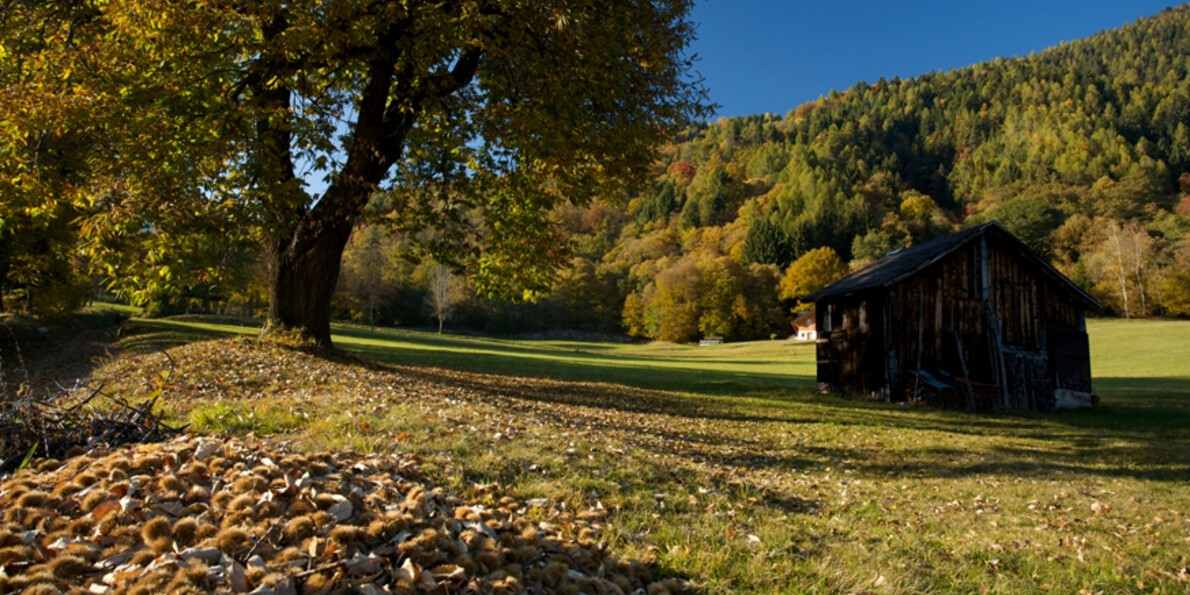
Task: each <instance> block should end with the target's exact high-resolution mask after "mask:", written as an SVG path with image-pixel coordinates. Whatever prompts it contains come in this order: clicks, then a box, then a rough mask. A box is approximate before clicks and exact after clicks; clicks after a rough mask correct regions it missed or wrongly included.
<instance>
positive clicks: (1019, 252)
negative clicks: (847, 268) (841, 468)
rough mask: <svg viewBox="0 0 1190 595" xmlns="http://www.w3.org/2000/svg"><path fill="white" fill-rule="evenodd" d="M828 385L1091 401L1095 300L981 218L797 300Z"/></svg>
mask: <svg viewBox="0 0 1190 595" xmlns="http://www.w3.org/2000/svg"><path fill="white" fill-rule="evenodd" d="M805 301H808V302H809V301H812V302H815V305H816V311H817V317H818V321H817V322H818V324H817V326H818V343H817V351H818V385H819V388H820V389H822V390H824V391H828V392H838V393H846V394H859V395H868V396H872V397H876V398H881V399H886V400H892V401H909V402H920V403H929V404H933V405H937V406H942V407H951V408H962V409H970V410H989V409H995V408H1006V409H1026V410H1032V411H1053V410H1054V409H1061V408H1067V407H1081V406H1089V405H1091V404H1092V394H1091V357H1090V351H1089V348H1088V345H1087V332H1086V324H1085V316H1084V314H1085V312H1086V310H1087V309H1088V308H1094V309H1098V308H1101V307H1102V306H1101V305H1100V304H1099V303H1098V302H1096V301H1095V300H1094V299H1093V298H1091V296H1089V295H1087V294H1086V293H1084V292H1083V291H1081V290H1080V289H1079V288H1078V287H1076V286H1075V285H1074V284H1073V283H1071V282H1070V280H1069V279H1067V278H1066V277H1065V276H1063V275H1062V274H1061V273H1059V272H1058V271H1057V270H1055V269H1054V268H1053V267H1051V266H1050V265H1049V264H1048V263H1046V262H1045V260H1043V259H1042V258H1041V257H1039V256H1037V255H1036V254H1034V253H1033V252H1032V251H1031V250H1030V249H1029V248H1028V247H1027V246H1025V244H1024V243H1022V242H1021V241H1020V240H1018V239H1016V238H1015V237H1014V236H1013V235H1012V234H1010V233H1009V232H1008V231H1007V230H1005V229H1004V228H1003V227H1001V226H1000V225H999V224H997V223H995V222H992V223H987V224H984V225H981V226H979V227H974V228H971V229H968V230H965V231H962V232H959V233H956V234H954V235H951V236H948V237H945V238H940V239H937V240H934V241H931V242H926V243H923V244H919V245H916V246H913V247H911V248H906V249H904V250H899V251H897V252H893V253H890V254H889V255H887V256H885V257H884V258H882V259H881V260H879V261H877V262H875V263H873V264H871V265H870V266H868V267H866V268H864V269H862V270H860V271H858V272H856V273H854V274H852V275H850V276H848V277H846V278H844V279H842V280H840V281H838V282H837V283H834V284H833V285H830V286H828V287H825V288H823V289H821V290H819V291H817V292H815V293H813V294H811V295H809V296H807V297H806V298H805Z"/></svg>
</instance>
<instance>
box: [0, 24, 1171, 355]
mask: <svg viewBox="0 0 1190 595" xmlns="http://www.w3.org/2000/svg"><path fill="white" fill-rule="evenodd" d="M1188 126H1190V9H1187V7H1186V6H1182V7H1178V8H1173V9H1167V10H1165V11H1163V12H1162V13H1160V14H1157V15H1154V16H1152V17H1149V18H1146V19H1142V20H1140V21H1138V22H1136V23H1134V24H1130V25H1128V26H1125V27H1123V28H1121V29H1118V30H1113V31H1107V32H1103V33H1100V34H1098V35H1095V36H1093V37H1090V38H1087V39H1084V40H1080V41H1076V42H1072V43H1068V44H1064V45H1061V46H1058V47H1055V48H1051V49H1048V50H1046V51H1043V52H1040V53H1036V54H1033V55H1029V56H1025V57H1017V58H1012V59H996V60H992V61H990V62H986V63H981V64H977V65H974V66H971V67H968V68H963V69H958V70H951V71H946V72H935V73H930V74H926V75H923V76H920V77H917V78H914V79H911V80H898V79H893V80H884V79H881V80H878V81H861V82H858V83H856V84H855V85H854V86H852V87H851V88H849V89H846V90H843V91H831V92H830V93H829V94H828V95H826V96H823V97H821V98H820V99H819V100H817V101H814V102H810V103H806V104H803V105H800V106H797V107H796V108H794V109H791V110H790V111H789V112H788V113H786V114H764V115H755V116H748V117H743V118H724V119H719V120H717V121H713V122H696V123H691V124H690V125H688V126H687V127H686V128H685V129H684V130H675V131H674V134H673V142H672V143H671V144H668V145H667V146H664V147H662V148H661V150H660V152H659V155H658V161H657V163H656V170H655V178H654V179H653V182H652V184H651V187H650V188H647V189H644V190H643V191H641V192H640V194H639V195H637V196H631V197H625V198H624V200H623V201H622V202H621V203H619V204H605V203H597V204H594V205H590V206H587V207H582V208H578V207H565V208H560V209H558V210H557V211H556V212H555V214H554V216H555V217H556V219H557V221H558V222H559V223H560V224H561V225H562V227H563V228H564V229H565V230H566V232H567V234H568V235H569V237H570V243H571V248H572V258H571V260H570V264H569V266H568V267H566V268H564V269H563V270H562V271H560V273H559V274H558V277H557V279H556V281H555V283H554V290H553V291H552V293H550V294H548V295H528V296H526V297H527V298H530V301H529V303H521V304H509V303H507V302H503V301H497V300H488V299H485V298H482V297H479V296H477V295H476V294H475V293H474V292H473V291H471V290H469V289H468V288H467V287H466V286H465V285H464V284H463V283H461V282H460V280H458V279H456V278H455V277H454V275H453V274H452V273H451V271H450V270H448V269H446V268H444V267H442V266H439V265H436V264H434V263H433V262H431V261H428V260H424V259H423V260H421V261H420V264H418V263H417V262H418V261H417V259H416V258H413V259H411V257H412V256H415V254H414V251H413V250H412V249H411V245H410V243H409V242H407V241H406V238H404V237H402V236H400V235H394V234H390V233H388V232H386V231H384V228H383V223H382V222H378V223H377V224H376V225H374V226H370V227H365V228H363V229H359V230H357V232H356V233H355V234H354V236H353V238H352V240H351V243H350V245H349V246H348V249H347V252H346V254H345V256H344V265H343V276H342V278H341V279H340V285H339V292H338V297H337V301H336V303H337V315H338V316H340V317H349V318H353V319H355V320H359V321H363V322H368V321H369V320H373V321H375V322H376V323H378V324H380V323H383V324H393V323H396V324H437V323H438V322H439V320H438V318H442V319H444V320H447V321H448V322H447V325H448V326H450V325H454V326H456V327H466V328H472V329H476V330H486V331H489V332H532V331H545V330H553V329H566V330H578V331H590V332H599V333H606V334H619V333H625V332H626V333H628V334H630V335H633V336H637V337H644V338H655V339H665V340H676V341H689V340H694V339H697V338H699V337H702V336H710V335H717V336H723V337H725V338H728V339H749V338H767V337H770V336H782V337H783V336H786V335H788V334H789V333H790V330H791V329H790V328H789V326H788V325H789V319H790V316H789V315H790V311H791V309H792V308H794V307H796V306H797V305H798V304H797V302H796V298H797V297H799V296H800V295H804V294H805V293H806V292H807V291H808V290H811V289H813V287H814V286H815V285H817V284H821V283H823V282H825V281H827V280H829V279H831V278H832V277H834V276H837V274H839V271H840V270H846V269H845V268H843V263H845V264H846V266H849V267H850V268H852V269H854V268H857V267H860V266H863V264H865V263H867V262H870V261H872V260H874V259H876V258H879V257H880V256H881V255H883V254H885V253H886V252H888V251H890V250H893V249H896V248H899V247H904V246H907V245H911V244H914V243H919V242H922V241H925V240H928V239H931V238H934V237H938V236H941V235H945V234H948V233H951V232H953V231H955V230H957V229H960V228H962V227H964V226H968V225H974V224H978V223H982V222H985V221H988V220H991V219H995V220H998V221H1000V222H1001V223H1002V224H1003V225H1004V226H1005V227H1007V228H1008V229H1009V230H1011V231H1013V232H1014V233H1016V234H1017V235H1018V236H1019V237H1021V238H1022V239H1023V240H1024V241H1025V242H1027V243H1028V244H1029V245H1031V246H1032V247H1033V248H1034V249H1035V250H1037V251H1038V252H1039V253H1041V254H1043V255H1044V256H1045V257H1046V258H1049V259H1050V260H1051V262H1052V263H1053V264H1054V265H1055V266H1056V267H1058V268H1059V269H1060V270H1062V271H1063V272H1065V273H1066V274H1067V275H1069V276H1070V277H1071V278H1072V279H1074V280H1075V282H1076V283H1078V284H1080V285H1081V286H1083V287H1084V288H1086V289H1087V290H1088V291H1090V292H1091V293H1092V294H1093V295H1094V296H1095V297H1097V298H1098V299H1100V301H1102V302H1103V303H1104V304H1106V305H1107V307H1108V313H1109V314H1115V315H1120V316H1161V315H1165V316H1190V239H1188V238H1187V231H1190V128H1188ZM26 241H27V240H26V239H21V238H18V237H13V236H11V235H7V236H6V235H4V234H0V243H7V244H8V245H9V246H14V245H19V244H20V243H21V242H26ZM823 248H828V249H829V250H826V249H823ZM18 252H19V251H16V250H14V251H11V253H12V254H14V255H15V256H14V257H12V258H10V259H8V262H0V270H2V269H5V268H11V269H12V270H11V271H10V272H9V275H8V276H9V287H8V289H9V290H10V293H11V290H13V289H14V288H16V289H18V290H19V288H20V286H19V283H14V282H13V280H14V279H30V278H35V277H36V275H33V274H31V273H30V272H29V271H26V270H19V269H20V267H22V266H26V267H33V266H35V264H36V262H37V261H36V259H34V258H27V257H23V256H22V255H21V254H19V253H18ZM803 256H805V257H806V258H804V259H803V260H802V261H801V262H798V265H797V266H794V267H792V270H791V265H792V264H793V263H795V261H798V259H799V258H802V257H803ZM63 258H69V253H68V252H64V256H63ZM222 258H224V259H225V260H226V259H227V257H226V256H224V257H222ZM250 261H251V259H250V258H248V259H245V258H240V259H238V260H236V262H238V263H241V264H238V265H237V266H238V267H239V270H240V271H241V275H240V281H239V282H238V283H232V284H228V283H223V284H221V285H220V286H218V287H195V288H194V290H193V291H192V292H191V298H192V300H193V299H194V298H195V297H202V298H206V299H207V300H208V301H211V300H213V301H214V302H215V303H219V302H222V303H228V301H229V300H231V301H232V302H234V303H235V304H239V305H242V306H244V307H248V308H251V307H254V306H259V305H260V304H262V303H263V289H264V286H263V280H262V279H261V269H260V267H258V266H253V265H251V264H250ZM26 263H33V264H26ZM18 293H19V291H18ZM253 296H256V298H255V300H254V299H253ZM439 315H440V316H439Z"/></svg>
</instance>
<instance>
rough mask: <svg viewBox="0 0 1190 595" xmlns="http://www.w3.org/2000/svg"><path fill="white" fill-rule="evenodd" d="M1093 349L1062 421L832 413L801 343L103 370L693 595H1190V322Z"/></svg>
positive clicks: (1097, 342)
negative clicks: (597, 538) (551, 514)
mask: <svg viewBox="0 0 1190 595" xmlns="http://www.w3.org/2000/svg"><path fill="white" fill-rule="evenodd" d="M1088 327H1089V332H1090V335H1091V347H1092V360H1093V361H1092V366H1093V369H1094V373H1095V388H1096V391H1097V392H1098V393H1099V394H1100V396H1101V398H1102V402H1101V405H1100V406H1099V407H1097V408H1095V409H1092V410H1081V411H1065V412H1059V413H1056V414H1049V415H1040V414H1032V413H1018V412H1003V413H998V414H992V415H979V416H972V415H970V414H966V413H962V412H953V411H939V410H932V409H925V408H914V407H905V406H901V405H894V404H887V403H878V402H871V401H860V400H848V399H842V398H838V397H831V396H821V395H817V394H815V393H814V392H813V384H814V379H813V374H814V361H813V360H814V352H813V345H811V344H808V343H797V342H790V341H763V342H753V343H739V344H723V345H718V346H712V347H697V346H687V345H672V344H616V343H584V342H574V341H527V340H508V339H497V338H490V337H469V336H455V335H449V334H446V335H437V334H432V333H426V332H418V331H407V330H391V329H384V330H377V331H375V332H370V331H368V330H367V329H366V328H359V327H353V326H338V327H336V328H335V332H336V335H335V342H336V345H337V346H338V348H339V349H341V350H343V351H345V352H346V353H347V354H349V356H347V357H343V356H341V355H336V354H316V355H317V356H315V355H311V354H310V353H308V352H304V351H301V350H292V349H290V350H288V351H287V350H284V349H282V348H280V347H275V346H274V347H270V348H269V349H273V350H276V349H282V351H278V352H275V353H280V354H281V355H280V356H269V357H270V358H272V359H267V358H266V359H261V358H258V357H257V356H253V355H251V353H249V352H243V353H241V352H242V351H243V350H245V349H248V350H249V351H251V349H254V348H252V347H251V345H252V344H253V343H251V342H245V341H243V340H240V341H234V342H230V343H229V342H222V343H213V344H209V345H213V347H210V348H206V347H203V345H207V344H203V343H197V344H192V345H187V344H189V343H191V342H193V341H198V340H202V339H212V338H219V337H226V336H229V335H253V334H255V333H256V329H255V328H254V327H253V326H252V325H251V324H250V322H249V321H242V320H235V319H223V320H213V319H205V318H192V319H182V320H176V319H174V320H142V319H131V320H129V321H128V322H126V323H125V326H124V330H123V333H122V334H123V338H122V343H123V345H124V346H125V348H126V351H127V352H128V353H126V354H125V355H124V356H121V357H120V358H119V359H117V360H116V361H115V362H112V363H111V364H109V365H108V367H107V368H108V369H109V370H116V371H117V372H118V375H119V376H121V377H122V378H124V379H125V380H127V378H128V377H129V376H130V375H134V374H132V373H131V372H130V371H129V370H139V371H140V372H143V374H144V375H145V376H146V377H157V376H158V375H159V374H160V371H161V370H159V369H157V368H161V369H164V367H165V366H166V365H167V363H166V361H165V359H164V358H160V357H156V356H155V355H154V354H155V353H156V352H157V351H158V350H160V349H164V348H169V347H178V348H177V349H173V350H171V353H172V354H173V355H172V356H171V359H172V361H171V363H169V364H168V365H169V366H170V367H171V369H173V368H176V369H175V370H174V376H173V379H172V380H171V382H172V383H173V386H174V388H173V389H172V390H173V392H172V393H171V392H169V390H167V393H166V394H167V397H166V399H167V406H168V407H169V408H170V414H171V415H172V416H174V417H175V418H176V419H177V420H179V421H186V422H189V423H191V424H192V428H193V429H195V430H196V431H200V432H205V433H214V434H222V433H227V434H246V433H249V432H254V433H256V434H257V435H276V436H279V437H283V438H285V439H287V440H292V441H294V442H295V443H297V444H300V445H304V446H306V447H308V448H311V449H320V448H321V449H325V448H335V449H351V450H360V451H371V452H384V451H406V452H413V453H416V454H417V455H418V456H419V457H420V458H421V459H422V460H423V462H424V464H425V466H426V469H427V470H428V472H429V473H430V474H431V475H432V476H433V477H435V478H436V480H437V481H439V482H440V483H442V484H443V485H446V486H448V487H450V488H451V489H453V490H456V491H457V492H459V493H460V494H461V495H463V496H465V497H475V498H484V497H490V496H485V495H484V494H487V493H488V492H485V491H484V490H490V486H491V485H496V486H499V489H500V490H502V491H503V492H504V493H508V494H511V495H513V496H514V497H517V498H550V499H553V500H557V501H561V502H564V503H566V505H567V506H568V507H571V508H573V509H575V510H583V509H591V508H599V509H600V510H606V511H607V513H608V514H607V520H606V527H605V529H604V532H603V534H602V535H601V538H602V539H603V540H604V541H605V542H606V543H607V544H608V547H610V548H612V549H613V550H614V551H616V552H617V553H618V554H619V555H622V556H626V557H632V558H636V559H642V560H646V561H648V562H650V563H652V564H654V568H655V569H656V572H657V573H658V574H659V575H662V576H676V577H682V578H685V579H688V580H689V581H691V582H692V584H693V585H695V587H696V588H697V589H698V590H699V591H701V592H706V593H719V592H753V593H769V592H787V593H805V592H823V593H953V592H964V593H966V592H970V593H975V592H997V593H1037V592H1051V593H1079V592H1089V593H1130V592H1136V593H1140V592H1144V593H1152V592H1164V593H1170V592H1185V591H1186V590H1187V589H1190V576H1188V573H1190V559H1188V557H1187V556H1188V554H1187V553H1186V552H1190V516H1188V514H1187V513H1186V512H1185V511H1190V489H1188V487H1187V486H1188V482H1190V347H1188V344H1187V341H1186V339H1187V338H1190V322H1182V321H1124V320H1091V321H1090V322H1089V323H1088ZM261 349H263V347H262V348H261ZM286 349H288V348H286ZM187 350H189V351H187ZM137 353H141V354H142V355H140V356H139V358H140V359H137V356H136V355H135V354H137ZM262 357H263V356H262ZM237 358H238V359H237ZM253 358H255V359H253ZM273 361H276V362H279V363H275V364H272V363H268V362H273ZM121 362H123V363H121ZM130 362H131V363H130ZM236 362H243V363H242V364H237V363H236ZM130 365H131V366H132V367H131V368H130V367H129V366H130ZM120 366H123V367H120ZM239 367H242V368H244V369H250V370H252V373H251V374H239V373H235V372H234V370H235V369H237V368H239ZM99 373H100V374H101V375H102V374H103V373H104V370H103V369H101V370H100V371H99ZM132 384H133V383H128V385H129V386H130V387H131V385H132ZM115 385H116V386H118V385H119V382H116V383H115ZM196 387H197V388H196ZM199 389H201V390H199ZM129 390H133V389H132V388H129ZM213 390H214V391H215V392H217V393H218V395H217V396H211V395H212V391H213ZM171 399H172V400H171ZM476 486H483V488H482V489H480V488H477V487H476Z"/></svg>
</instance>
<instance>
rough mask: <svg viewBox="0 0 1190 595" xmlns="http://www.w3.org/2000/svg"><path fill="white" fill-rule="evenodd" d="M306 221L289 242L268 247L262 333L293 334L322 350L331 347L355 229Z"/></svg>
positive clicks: (275, 243) (348, 226) (266, 249)
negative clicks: (338, 290) (334, 307)
mask: <svg viewBox="0 0 1190 595" xmlns="http://www.w3.org/2000/svg"><path fill="white" fill-rule="evenodd" d="M308 221H309V220H307V221H303V223H302V224H301V225H300V226H299V228H298V231H297V232H296V233H295V234H294V238H293V239H292V240H291V241H289V242H284V241H280V240H277V241H273V242H272V243H271V244H270V245H267V246H266V247H265V251H266V254H267V257H268V263H269V314H268V319H267V321H266V323H265V327H264V330H263V331H262V333H261V334H262V335H264V334H268V333H272V332H274V331H277V330H283V329H293V330H297V331H299V332H300V333H301V334H302V335H303V336H304V337H306V338H308V339H311V340H313V341H314V343H315V344H316V345H318V346H320V347H330V346H331V298H332V297H333V296H334V293H335V285H336V284H337V283H338V280H339V267H340V264H341V261H342V258H343V248H344V247H345V246H346V245H347V238H348V236H349V235H351V224H350V223H348V222H343V223H346V225H343V224H338V225H336V224H330V225H327V224H325V223H324V224H322V225H319V224H317V223H315V224H313V225H311V224H310V223H308ZM313 230H317V231H319V232H321V233H316V232H315V231H313Z"/></svg>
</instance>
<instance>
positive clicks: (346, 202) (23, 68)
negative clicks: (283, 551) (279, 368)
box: [0, 0, 705, 344]
mask: <svg viewBox="0 0 1190 595" xmlns="http://www.w3.org/2000/svg"><path fill="white" fill-rule="evenodd" d="M690 6H691V3H690V2H689V1H688V0H662V1H647V2H646V1H643V0H642V1H630V2H623V1H610V0H608V1H596V2H590V1H583V2H576V1H570V0H546V1H539V0H532V1H529V0H454V1H446V2H434V3H430V2H410V3H391V2H370V1H365V0H332V1H326V0H298V1H296V2H294V1H285V2H280V1H278V0H272V1H264V2H227V1H223V0H202V1H196V2H184V3H183V2H173V1H170V0H102V1H101V0H93V1H92V0H72V1H70V2H44V1H37V0H25V1H20V0H18V1H15V2H11V3H8V9H7V12H6V14H5V16H4V17H3V22H2V26H3V32H2V33H0V40H2V45H0V58H2V61H3V64H4V66H3V67H0V68H2V69H3V72H2V73H0V76H2V77H3V80H4V83H5V94H4V100H3V101H4V103H3V108H4V110H5V118H4V122H5V124H4V127H3V128H2V129H0V134H2V135H3V136H2V137H0V145H3V147H4V149H3V150H4V151H5V152H4V154H3V156H4V162H3V167H4V171H5V174H6V175H5V176H0V177H2V178H4V179H5V181H6V183H10V184H11V185H12V186H14V188H13V189H11V190H9V191H11V192H14V193H17V194H20V195H21V196H22V197H25V204H23V205H22V207H21V208H22V209H23V210H25V211H29V212H39V210H40V211H44V210H46V209H48V208H49V205H52V204H55V203H58V202H60V201H67V202H69V203H70V204H73V205H76V206H77V208H78V209H79V210H80V211H81V212H82V216H83V221H84V222H83V224H82V225H81V234H82V239H83V246H84V247H85V253H86V255H87V256H88V257H89V258H91V259H92V262H93V263H94V264H95V265H96V266H97V267H98V268H99V269H100V270H102V271H103V272H105V273H106V274H107V275H108V276H109V277H110V278H111V279H113V280H114V281H115V282H116V284H117V286H118V287H119V288H120V289H122V290H125V291H128V292H130V293H132V294H134V295H141V294H149V293H153V292H162V291H169V290H170V289H171V288H174V287H177V286H179V285H181V284H183V283H184V281H183V280H186V279H192V278H195V277H199V278H201V277H203V276H210V275H212V274H216V273H217V271H218V270H219V268H220V266H219V265H222V264H224V262H223V259H221V258H219V257H216V258H213V259H212V258H209V257H208V258H204V259H202V262H204V263H206V264H211V263H213V264H214V265H215V266H201V267H187V265H186V264H184V263H187V262H188V261H187V258H186V255H187V254H189V253H192V252H195V251H202V250H203V249H204V248H203V246H205V245H207V244H209V242H202V241H198V242H196V241H195V240H194V239H193V238H195V237H196V236H205V237H207V238H218V239H219V242H217V244H218V245H220V246H228V245H232V244H234V243H235V242H238V241H242V240H247V239H250V240H254V241H257V242H260V243H261V244H262V245H263V247H264V253H265V256H266V259H267V262H268V270H269V286H270V290H269V301H270V307H269V314H268V321H269V326H270V327H274V326H287V327H296V328H298V329H300V330H302V331H303V332H305V333H306V334H308V335H309V336H311V337H312V338H314V339H315V340H317V341H319V342H321V343H325V344H329V342H330V334H329V319H330V312H329V305H330V298H331V294H332V293H333V291H334V288H335V283H336V279H337V277H338V272H339V267H340V256H341V254H342V251H343V248H344V246H345V245H346V243H347V240H348V236H349V235H350V233H351V230H352V229H353V228H354V227H355V226H356V224H357V223H358V222H359V221H360V218H361V216H362V215H363V213H364V210H365V207H366V205H368V203H369V201H370V200H372V198H373V196H374V195H375V194H376V192H377V191H378V190H380V189H388V190H390V193H389V195H388V198H389V200H388V201H387V207H386V209H385V210H384V212H382V213H380V215H381V216H382V217H383V220H384V221H386V222H387V223H389V224H391V225H392V226H394V227H396V228H397V229H399V230H402V231H405V232H407V233H408V234H410V236H411V237H413V238H414V239H415V240H417V241H418V242H419V245H421V246H423V248H424V250H425V251H427V252H431V253H433V254H435V255H436V256H437V257H438V258H440V259H442V260H443V261H445V262H449V263H452V264H454V265H456V266H459V267H466V268H468V269H469V270H470V271H471V275H472V278H473V280H474V282H475V284H476V285H477V286H478V287H480V288H481V289H483V290H485V291H489V292H492V293H499V294H505V295H512V294H516V293H517V292H518V291H532V290H539V289H543V288H545V287H547V286H548V284H549V281H550V279H551V271H552V270H553V268H554V266H555V265H556V264H557V263H559V262H564V258H565V256H566V254H565V251H564V250H560V249H559V247H561V246H564V243H563V242H561V241H559V240H558V237H557V232H556V228H555V226H554V225H553V224H552V223H551V221H550V219H549V217H548V213H549V212H550V211H551V209H552V208H553V207H555V206H556V205H558V204H561V203H563V202H566V201H576V202H586V201H590V200H592V199H594V198H598V197H609V198H618V197H622V196H624V195H625V193H626V192H627V191H628V190H629V189H630V188H632V187H633V186H634V185H636V184H639V183H641V182H643V181H644V180H646V179H647V176H648V174H649V167H650V165H651V163H652V162H653V160H654V156H655V150H656V146H657V144H658V143H659V142H661V141H662V140H663V139H664V134H665V133H666V132H667V130H670V129H672V127H673V126H674V125H675V124H678V123H681V122H685V121H687V120H689V119H690V118H693V117H697V116H699V115H701V114H703V113H704V111H703V110H704V109H705V107H704V104H705V93H704V91H703V89H702V87H701V84H700V82H699V81H698V80H697V79H695V78H694V77H693V76H692V75H691V72H692V71H691V68H692V62H691V58H690V57H689V56H687V55H686V54H685V47H686V45H687V44H688V42H689V41H690V39H691V38H692V36H693V31H694V28H693V25H692V24H691V23H690V22H689V21H688V20H687V13H688V11H689V9H690ZM56 146H63V147H65V148H64V149H62V150H63V151H65V152H66V153H69V155H70V159H73V160H75V161H78V162H79V163H78V164H77V165H76V164H73V163H72V164H68V165H65V166H63V167H58V168H47V167H46V163H45V161H44V159H43V157H44V156H45V155H48V154H51V152H52V151H54V150H55V149H53V147H56ZM0 216H3V215H0ZM7 219H8V218H7V217H5V220H7ZM207 256H209V255H207Z"/></svg>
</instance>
